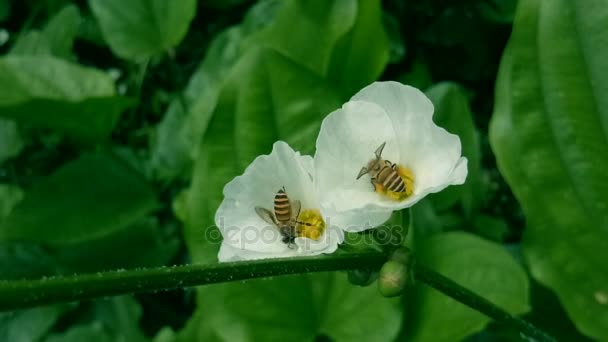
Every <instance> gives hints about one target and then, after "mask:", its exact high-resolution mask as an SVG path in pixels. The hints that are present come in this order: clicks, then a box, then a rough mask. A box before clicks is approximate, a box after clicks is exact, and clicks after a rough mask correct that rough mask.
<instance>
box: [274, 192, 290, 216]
mask: <svg viewBox="0 0 608 342" xmlns="http://www.w3.org/2000/svg"><path fill="white" fill-rule="evenodd" d="M274 214H275V216H276V217H277V221H279V222H281V223H288V222H289V221H290V220H291V204H290V203H289V198H288V197H287V194H286V193H285V191H283V189H281V190H279V192H278V193H277V194H276V196H274Z"/></svg>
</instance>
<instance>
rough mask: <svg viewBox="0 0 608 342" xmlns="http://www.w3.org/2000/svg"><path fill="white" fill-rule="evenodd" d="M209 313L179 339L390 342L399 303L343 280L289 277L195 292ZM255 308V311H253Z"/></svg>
mask: <svg viewBox="0 0 608 342" xmlns="http://www.w3.org/2000/svg"><path fill="white" fill-rule="evenodd" d="M199 305H200V307H203V308H205V311H204V312H213V313H214V314H213V315H205V316H204V317H199V319H197V320H192V321H191V322H190V326H189V327H187V328H186V329H185V330H184V332H183V333H182V339H183V340H189V341H202V340H205V341H209V340H213V341H242V342H246V341H314V340H315V337H317V336H325V338H327V337H329V338H331V340H332V341H336V342H339V341H383V342H384V341H392V340H394V338H395V337H396V336H397V334H398V332H399V329H400V326H401V319H402V313H401V309H400V308H399V305H400V303H399V301H398V300H394V299H393V300H390V299H387V298H384V297H381V296H380V294H378V292H377V290H376V288H375V287H374V286H369V287H359V286H353V285H352V284H350V283H349V282H348V281H347V280H346V276H345V275H344V274H339V273H330V274H317V275H309V276H289V277H281V278H277V279H272V280H264V279H263V280H253V281H248V282H245V283H236V284H222V285H218V286H212V287H206V288H204V289H201V291H199ZM253 308H255V309H253Z"/></svg>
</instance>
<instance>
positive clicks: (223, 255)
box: [217, 242, 294, 262]
mask: <svg viewBox="0 0 608 342" xmlns="http://www.w3.org/2000/svg"><path fill="white" fill-rule="evenodd" d="M293 255H294V253H293V251H291V250H289V251H287V252H285V253H258V252H252V251H248V250H246V249H242V248H236V247H233V246H232V245H230V244H228V243H225V242H222V244H221V245H220V251H219V253H218V256H217V258H218V260H219V261H220V262H232V261H243V260H258V259H269V258H287V257H291V256H293Z"/></svg>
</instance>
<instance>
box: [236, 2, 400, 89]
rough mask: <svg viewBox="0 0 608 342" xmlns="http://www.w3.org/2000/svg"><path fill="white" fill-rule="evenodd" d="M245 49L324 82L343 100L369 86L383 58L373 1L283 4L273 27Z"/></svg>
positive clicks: (381, 29) (384, 47)
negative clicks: (276, 55)
mask: <svg viewBox="0 0 608 342" xmlns="http://www.w3.org/2000/svg"><path fill="white" fill-rule="evenodd" d="M312 37H314V38H312ZM248 43H249V44H251V45H255V46H264V47H270V48H272V49H274V50H276V51H278V52H280V53H281V54H283V55H285V56H287V57H288V58H290V59H292V60H293V61H295V62H296V63H297V64H300V65H302V66H305V67H307V68H309V69H310V70H312V71H313V72H315V73H317V74H318V75H320V76H323V77H327V78H328V79H330V80H331V81H333V82H335V84H337V85H339V88H340V90H341V91H342V93H343V94H345V97H349V96H350V95H352V94H353V93H355V92H356V91H357V90H359V89H360V88H362V87H364V86H366V85H367V84H369V83H371V82H373V81H375V80H376V79H377V77H378V76H379V75H380V74H381V73H382V71H383V70H384V67H385V66H386V64H387V63H388V58H389V51H388V50H389V46H388V37H387V35H386V32H385V30H384V26H383V21H382V8H381V6H380V1H379V0H346V1H336V0H331V1H327V0H313V1H311V0H306V1H301V0H292V1H285V3H284V5H283V6H282V7H281V9H280V10H279V13H278V14H277V17H276V20H275V22H274V23H272V25H270V26H268V28H266V29H264V30H262V31H260V32H259V33H257V34H256V35H254V36H253V37H251V39H250V40H249V42H248Z"/></svg>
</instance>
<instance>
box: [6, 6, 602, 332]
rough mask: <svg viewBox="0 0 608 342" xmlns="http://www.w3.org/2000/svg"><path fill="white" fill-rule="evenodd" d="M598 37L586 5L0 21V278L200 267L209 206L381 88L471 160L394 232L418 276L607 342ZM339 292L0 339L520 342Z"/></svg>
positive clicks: (136, 314) (56, 327) (134, 313)
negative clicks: (413, 102) (421, 269)
mask: <svg viewBox="0 0 608 342" xmlns="http://www.w3.org/2000/svg"><path fill="white" fill-rule="evenodd" d="M606 22H608V1H606V0H589V1H579V2H572V1H567V0H558V1H549V0H520V1H515V0H505V1H497V0H479V1H457V2H445V1H438V0H422V1H416V2H413V1H410V2H403V1H398V0H386V1H380V0H282V1H281V0H259V1H253V0H236V1H234V0H233V1H214V0H199V1H195V0H180V1H172V0H132V1H131V0H129V1H115V0H89V1H76V0H74V1H70V0H44V1H33V0H28V1H12V0H0V279H22V278H40V277H48V276H51V275H61V274H74V273H90V272H101V271H106V270H115V269H133V268H140V267H147V266H158V265H174V264H184V263H200V264H208V263H216V262H217V251H218V247H219V242H220V241H221V235H220V234H219V231H218V230H217V228H216V227H214V222H213V216H214V213H215V210H216V209H217V207H218V205H219V203H220V202H221V200H222V189H223V187H224V185H225V184H226V183H227V182H228V181H230V180H231V179H232V178H233V177H235V176H237V175H239V174H241V173H242V172H243V170H244V169H245V167H246V166H247V165H248V164H249V163H250V162H251V161H252V160H253V159H254V158H255V157H256V156H258V155H260V154H266V153H269V151H270V149H271V146H272V143H273V142H274V141H276V140H284V141H286V142H288V143H289V144H290V145H291V146H293V147H294V148H295V149H296V150H299V151H301V152H302V153H304V154H314V146H315V139H316V136H317V133H318V131H319V127H320V124H321V121H322V120H323V118H324V117H325V116H326V115H327V114H328V113H330V112H331V111H333V110H335V109H337V108H339V107H340V106H341V104H342V103H344V102H346V101H347V100H348V99H349V98H350V97H351V96H352V95H353V94H354V93H356V92H357V91H358V90H359V89H361V88H362V87H364V86H366V85H368V84H369V83H371V82H374V81H377V80H397V81H400V82H403V83H405V84H411V85H414V86H416V87H419V88H421V89H422V90H424V91H425V92H426V94H427V95H428V96H429V98H430V99H431V100H432V102H433V103H434V105H435V114H434V121H435V122H436V123H437V124H438V125H440V126H442V127H444V128H445V129H446V130H448V131H449V132H451V133H454V134H457V135H459V137H460V139H461V142H462V151H463V155H464V156H466V157H467V158H468V161H469V164H468V165H469V175H468V178H467V181H466V183H465V184H464V185H462V186H455V187H450V188H448V189H446V190H445V191H443V192H441V193H439V194H435V195H432V196H429V197H428V198H426V199H424V200H423V201H421V202H420V203H419V204H417V205H416V206H414V207H413V208H412V209H411V211H410V213H409V214H410V215H403V217H404V218H405V217H408V218H409V220H406V219H402V215H395V216H394V218H393V220H392V221H391V222H392V223H399V224H403V225H408V226H409V231H410V234H409V236H408V241H407V243H408V245H409V246H410V247H411V248H412V249H413V250H414V251H415V253H416V255H417V258H418V260H419V262H421V263H424V264H425V265H428V266H431V267H432V268H434V269H436V270H438V271H439V272H441V273H442V274H445V275H447V276H449V277H450V278H452V279H454V280H456V281H457V282H459V283H461V284H463V285H465V286H466V287H468V288H470V289H472V290H474V291H475V292H477V293H479V294H481V295H483V296H484V297H486V298H488V299H489V300H490V301H492V302H493V303H495V304H497V305H499V306H501V307H503V308H505V309H506V310H507V311H509V312H511V313H513V314H517V315H521V316H523V317H524V318H526V319H529V320H530V321H532V322H534V323H535V324H537V325H538V326H540V327H542V328H544V329H545V330H547V331H549V332H550V333H552V334H554V335H555V336H556V337H558V339H560V340H561V339H563V340H577V341H579V340H580V341H584V340H587V339H589V340H608V328H607V327H608V273H607V272H606V267H604V266H605V265H606V264H607V263H608V259H607V255H608V254H606V253H605V250H606V247H607V244H608V242H607V241H608V236H607V235H608V233H607V227H608V196H607V194H608V182H607V181H606V177H605V176H604V173H605V172H604V170H606V169H607V168H608V165H604V164H605V163H606V161H607V160H608V138H607V135H606V131H607V130H608V102H607V101H608V100H607V99H606V97H604V96H603V94H605V93H607V91H608V83H607V81H606V79H608V77H607V76H608V55H607V54H608V52H607V51H606V47H607V46H608V26H607V25H606V24H605V23H606ZM503 177H504V178H503ZM405 221H407V222H405ZM363 234H365V233H363ZM363 234H362V236H363ZM350 238H352V236H351V237H349V240H350ZM350 247H352V248H351V249H352V250H356V249H357V248H360V247H357V246H350ZM348 250H349V248H348V246H347V248H344V249H343V250H342V249H341V250H340V251H339V253H347V252H348ZM346 278H347V277H346V274H344V273H343V272H334V273H323V274H308V275H300V276H289V277H280V278H273V279H260V280H250V281H246V282H235V283H227V284H220V285H213V286H206V287H201V288H197V289H183V290H177V291H172V292H168V293H163V294H139V295H134V296H124V297H116V298H112V299H104V300H98V301H93V302H81V303H70V304H61V305H54V306H47V307H40V308H34V309H28V310H21V311H15V312H4V313H0V340H3V341H82V340H95V341H97V340H100V341H116V340H127V341H159V342H169V341H194V340H204V341H269V340H289V341H397V340H399V341H402V340H405V341H455V340H466V341H496V340H500V341H503V340H504V341H520V340H521V336H520V335H519V333H518V332H517V331H513V330H511V329H510V328H508V327H504V326H499V325H497V324H492V323H488V318H487V317H485V316H483V315H481V314H479V313H477V312H475V311H473V310H472V309H470V308H468V307H465V306H463V305H462V304H460V303H457V302H455V301H453V300H451V299H449V298H448V297H445V296H444V295H442V294H440V293H438V292H437V291H435V290H433V289H431V288H429V287H427V286H426V285H424V284H422V283H420V282H416V283H415V284H414V285H413V286H411V287H410V288H408V289H407V290H406V291H405V292H404V294H403V295H402V296H401V297H398V298H393V299H387V298H384V297H381V296H380V294H379V293H378V291H377V290H376V287H375V284H374V285H373V286H366V287H361V286H355V285H353V284H350V283H349V282H348V281H347V279H346Z"/></svg>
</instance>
